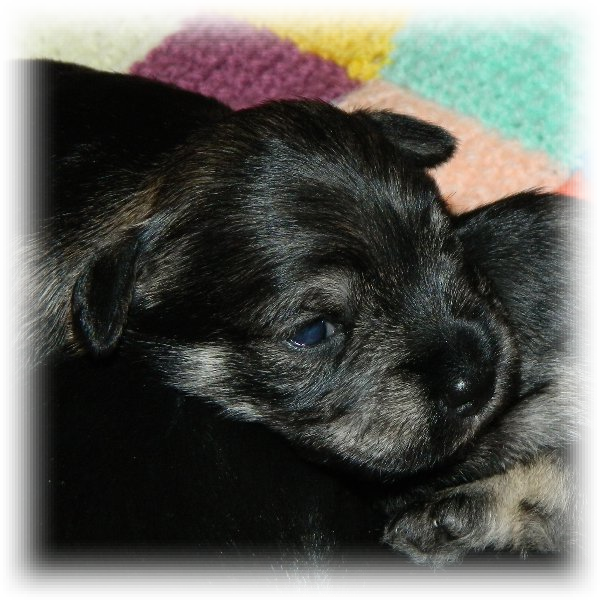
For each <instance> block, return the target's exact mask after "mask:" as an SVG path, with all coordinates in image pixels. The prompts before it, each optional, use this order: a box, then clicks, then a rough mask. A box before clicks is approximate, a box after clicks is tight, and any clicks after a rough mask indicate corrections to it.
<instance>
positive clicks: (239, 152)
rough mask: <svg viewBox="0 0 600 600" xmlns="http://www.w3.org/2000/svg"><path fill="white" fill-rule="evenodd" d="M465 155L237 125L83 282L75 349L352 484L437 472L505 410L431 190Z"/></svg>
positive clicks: (364, 128)
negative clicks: (270, 439) (131, 353)
mask: <svg viewBox="0 0 600 600" xmlns="http://www.w3.org/2000/svg"><path fill="white" fill-rule="evenodd" d="M453 149H454V140H453V139H452V137H451V136H450V135H449V134H448V133H447V132H445V131H444V130H442V129H440V128H438V127H435V126H433V125H429V124H425V123H423V122H420V121H417V120H414V119H411V118H409V117H403V116H398V115H391V114H387V113H371V114H369V113H354V114H346V113H343V112H341V111H339V110H337V109H335V108H333V107H330V106H327V105H323V104H318V103H302V102H299V103H274V104H269V105H264V106H262V107H259V108H255V109H250V110H246V111H240V112H238V113H235V114H233V115H232V116H231V117H229V118H227V119H226V120H224V121H222V122H221V123H220V124H219V125H218V126H216V127H215V128H214V130H213V131H212V132H210V133H209V134H206V132H205V133H204V134H203V137H202V139H197V140H194V139H193V137H192V139H191V141H190V143H189V144H187V145H186V147H185V148H183V149H182V150H181V153H180V154H179V155H178V156H176V157H173V161H172V162H171V164H170V166H169V167H168V168H166V169H165V172H164V176H163V181H162V184H161V186H160V188H159V192H158V197H157V198H158V199H157V210H156V213H155V215H154V216H153V218H151V219H150V220H149V221H148V222H146V223H144V224H141V225H140V227H139V228H138V230H137V231H136V233H135V234H134V235H132V236H131V237H130V238H129V239H128V241H127V240H126V241H124V242H123V243H122V244H121V245H120V246H119V247H117V248H116V249H115V248H113V249H111V251H110V253H109V255H108V258H106V257H99V258H97V260H96V261H95V263H94V265H95V266H94V265H92V266H91V267H90V269H89V270H88V274H87V275H82V277H81V278H80V282H79V283H78V285H77V286H76V289H75V294H74V307H75V312H74V314H75V322H76V325H77V326H78V330H79V332H80V336H81V337H82V338H83V339H84V340H86V344H87V346H88V348H89V349H90V350H92V351H93V352H94V353H96V354H101V353H105V352H108V351H112V350H113V349H114V347H115V345H116V343H117V342H118V340H119V339H120V338H122V340H121V341H122V348H121V351H126V350H127V349H137V351H138V352H141V353H143V354H144V356H145V357H146V358H147V359H148V360H150V361H151V362H152V363H153V366H154V368H157V369H159V370H160V371H161V372H162V374H163V377H164V378H165V380H166V381H168V382H169V383H170V384H171V385H172V386H174V387H176V388H177V389H179V390H181V391H183V392H185V393H186V394H188V395H190V396H192V397H202V398H207V399H209V400H211V401H213V402H216V403H218V404H220V405H221V406H223V407H224V408H225V410H226V411H227V412H228V413H230V414H232V415H236V416H238V417H240V418H244V419H252V420H259V421H262V422H265V423H266V424H268V425H269V426H270V427H272V428H274V429H276V430H278V431H280V432H282V433H283V434H284V435H286V436H287V437H288V438H290V439H291V440H293V441H295V442H298V443H300V444H302V445H304V446H308V447H310V448H314V449H317V450H319V452H321V453H323V454H330V455H334V456H336V457H338V458H341V459H343V460H346V461H348V462H349V463H351V464H358V465H364V466H367V467H371V468H373V469H377V470H379V471H382V472H412V471H417V470H419V469H422V468H425V467H431V466H433V465H435V464H437V463H439V462H440V461H443V460H444V459H446V458H447V457H448V456H450V455H452V454H453V453H454V452H455V451H456V450H457V449H458V448H460V447H461V446H462V445H464V444H465V443H467V442H468V441H469V440H471V439H472V438H473V436H474V435H475V434H476V433H477V432H478V431H479V429H480V428H481V427H482V426H483V424H485V423H486V422H488V421H489V419H490V418H491V417H492V415H493V414H495V412H496V411H497V410H498V408H499V406H500V405H502V404H503V402H504V398H505V396H506V392H507V387H508V385H509V381H510V376H511V372H512V368H511V367H512V361H513V352H512V346H511V343H510V335H509V333H508V330H507V327H506V325H505V324H504V321H503V319H502V317H501V316H500V314H499V310H498V308H497V307H496V306H494V304H493V299H492V298H491V297H490V295H489V293H488V290H487V289H486V284H485V282H484V281H483V280H482V279H481V278H479V277H478V276H477V273H476V272H474V270H473V269H471V268H470V267H469V266H468V265H466V264H465V260H464V257H463V254H462V249H461V246H460V243H459V241H458V239H457V237H456V236H455V235H454V232H453V230H452V228H451V225H450V221H449V218H448V216H447V214H446V212H445V209H444V207H443V204H442V202H441V200H440V197H439V192H438V190H437V188H436V186H435V184H434V182H433V180H432V179H431V178H430V177H429V176H428V175H427V173H426V172H425V168H426V167H431V166H435V165H436V164H438V163H440V162H442V161H443V160H445V159H446V158H448V157H449V156H450V155H451V154H452V151H453ZM111 269H112V271H111ZM111 272H112V275H111ZM90 273H91V274H90ZM94 282H103V283H102V285H104V286H105V291H104V292H103V293H102V295H100V294H97V293H95V291H94V287H95V285H94ZM106 290H109V291H106ZM106 306H109V308H108V309H107V308H106ZM107 322H108V323H111V326H110V327H108V326H106V323H107ZM102 323H104V324H105V325H102ZM115 323H117V325H115Z"/></svg>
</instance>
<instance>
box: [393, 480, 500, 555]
mask: <svg viewBox="0 0 600 600" xmlns="http://www.w3.org/2000/svg"><path fill="white" fill-rule="evenodd" d="M488 528H489V498H488V497H487V495H486V494H485V493H483V492H481V491H477V492H475V491H464V490H460V491H459V490H450V491H445V492H441V493H439V494H437V495H436V496H434V497H433V498H432V499H431V500H429V501H426V502H422V503H419V504H414V505H411V506H409V507H408V508H407V509H406V510H403V511H402V512H401V513H400V514H399V515H397V517H396V518H395V519H394V520H393V521H392V522H391V523H390V524H389V525H388V526H387V527H386V530H385V533H384V538H383V541H384V542H385V543H387V544H389V545H390V546H391V547H392V548H394V549H395V550H399V551H401V552H403V553H405V554H408V556H409V557H410V558H411V559H412V560H413V561H415V562H417V563H429V564H431V565H433V566H442V565H444V564H447V563H451V562H457V561H459V560H461V559H462V557H463V556H464V555H465V554H466V553H467V552H469V551H470V550H474V549H483V548H485V546H486V539H485V537H486V535H485V533H486V531H487V530H488Z"/></svg>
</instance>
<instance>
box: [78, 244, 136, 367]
mask: <svg viewBox="0 0 600 600" xmlns="http://www.w3.org/2000/svg"><path fill="white" fill-rule="evenodd" d="M138 246H139V242H138V239H137V236H134V235H129V236H127V237H126V238H125V239H123V240H121V241H120V242H119V243H117V244H115V245H114V246H111V247H109V248H107V249H104V250H102V251H101V252H100V254H99V255H98V256H97V257H95V258H94V260H93V261H92V263H91V264H90V265H89V266H88V267H87V268H86V270H85V271H84V272H83V273H82V274H81V275H80V276H79V277H78V279H77V281H76V283H75V287H74V288H73V297H72V316H73V327H74V329H75V332H76V334H77V336H78V337H79V338H80V339H81V341H82V342H83V344H84V346H85V347H86V349H87V350H88V351H89V352H90V353H91V354H92V355H93V356H96V357H102V356H106V355H107V354H109V353H110V352H112V351H113V350H114V349H115V347H116V346H117V344H118V342H119V339H120V338H121V334H122V333H123V328H124V326H125V321H126V320H127V313H128V312H129V306H130V304H131V300H132V297H133V289H134V284H135V278H136V271H137V268H136V267H137V258H138V254H139V249H138Z"/></svg>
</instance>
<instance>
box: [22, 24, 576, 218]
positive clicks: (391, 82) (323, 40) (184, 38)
mask: <svg viewBox="0 0 600 600" xmlns="http://www.w3.org/2000/svg"><path fill="white" fill-rule="evenodd" d="M577 44H578V39H577V35H576V32H575V31H573V30H571V29H569V28H568V27H566V26H564V25H560V24H553V23H544V24H543V25H539V24H538V25H537V26H533V25H531V24H529V23H510V24H508V23H507V24H504V25H499V24H485V23H478V24H473V23H470V24H465V23H462V24H461V23H456V22H455V23H452V22H447V21H444V22H434V23H432V22H430V21H427V20H423V19H419V18H418V17H414V18H412V17H404V18H397V19H390V20H387V21H386V22H385V23H382V22H365V21H361V22H356V21H350V20H349V21H342V22H339V21H335V22H334V21H333V20H331V21H330V22H328V21H327V19H324V20H323V19H322V20H320V21H319V20H316V21H310V24H308V23H301V24H295V23H292V22H289V21H281V20H280V21H273V22H269V21H266V20H264V19H262V20H261V19H259V18H257V17H245V18H243V19H242V18H240V19H231V18H229V17H228V18H226V19H224V18H218V19H216V18H206V17H202V18H195V19H191V20H189V21H187V22H184V23H181V22H175V21H174V22H170V23H163V24H162V26H161V27H159V28H157V27H156V26H149V25H148V26H144V25H143V24H141V23H138V24H137V25H136V26H134V25H132V24H129V25H121V26H119V27H116V28H115V27H105V28H102V27H96V28H93V27H92V28H90V27H87V28H85V27H83V28H82V27H78V28H71V29H69V28H64V27H63V28H59V29H57V27H56V26H54V28H53V29H47V30H38V31H37V32H34V35H32V36H31V38H30V40H29V46H28V54H29V55H35V56H45V57H51V58H57V59H62V60H71V61H75V62H79V63H83V64H87V65H90V66H94V67H99V68H103V69H107V70H117V71H124V72H130V73H135V74H138V75H141V76H143V77H148V78H151V79H156V80H159V81H165V82H169V83H172V84H175V85H177V86H180V87H182V88H185V89H187V90H192V91H195V92H199V93H202V94H206V95H209V96H213V97H215V98H218V99H219V100H222V101H223V102H225V103H227V104H229V105H230V106H232V107H233V108H243V107H247V106H252V105H255V104H258V103H260V102H264V101H265V100H269V99H280V98H319V99H321V100H325V101H327V102H332V103H334V104H336V105H338V106H340V107H341V108H343V109H348V110H350V109H356V108H374V109H389V110H392V111H396V112H401V113H406V114H410V115H414V116H417V117H420V118H423V119H426V120H429V121H432V122H435V123H437V124H439V125H441V126H443V127H445V128H447V129H448V130H450V131H451V132H452V133H453V134H454V135H455V136H456V137H457V138H458V140H459V142H460V146H459V150H458V152H457V153H456V155H455V157H454V158H453V159H452V160H451V161H450V162H449V163H448V164H446V165H444V166H442V167H440V168H438V169H436V170H435V171H433V173H432V174H433V176H434V177H435V178H436V180H437V182H438V184H439V186H440V189H441V191H442V193H443V195H444V197H445V198H446V199H447V202H448V204H449V206H450V207H451V209H452V210H456V211H462V210H466V209H470V208H474V207H476V206H479V205H481V204H484V203H487V202H492V201H494V200H496V199H498V198H501V197H503V196H506V195H508V194H511V193H514V192H518V191H521V190H524V189H531V188H540V189H543V190H552V191H554V190H560V191H563V192H567V193H570V194H572V195H579V196H584V195H585V190H584V187H583V185H582V180H583V179H582V158H581V157H582V149H581V148H580V147H579V144H580V142H579V135H578V127H577V126H578V123H579V122H580V118H579V103H578V97H579V95H578V89H577V85H578V80H579V78H578V77H577V63H576V61H577Z"/></svg>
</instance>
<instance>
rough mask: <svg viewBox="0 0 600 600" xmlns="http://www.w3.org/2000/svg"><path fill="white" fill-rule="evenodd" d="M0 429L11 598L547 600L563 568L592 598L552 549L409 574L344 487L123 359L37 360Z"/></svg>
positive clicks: (578, 569) (0, 548)
mask: <svg viewBox="0 0 600 600" xmlns="http://www.w3.org/2000/svg"><path fill="white" fill-rule="evenodd" d="M0 432H1V437H0V447H1V452H0V472H1V473H2V486H1V487H0V511H1V512H2V515H3V518H2V520H1V521H0V540H1V542H0V556H1V558H2V569H0V595H1V596H2V597H6V598H10V599H11V600H25V599H28V598H36V599H37V598H40V599H41V598H43V599H44V600H46V599H47V600H53V599H57V600H58V599H59V598H60V600H70V599H73V600H81V599H82V598H97V599H99V600H100V599H101V600H113V599H114V600H123V599H124V598H131V599H132V600H167V599H173V600H174V599H178V600H188V599H189V600H197V599H198V598H203V599H206V600H222V599H224V598H244V599H245V600H251V599H256V600H265V599H269V598H272V599H273V600H275V599H277V600H286V599H289V600H292V599H293V600H332V599H335V600H359V599H373V600H384V599H390V600H392V599H396V598H410V599H411V600H419V599H423V600H425V599H427V598H436V597H440V598H441V597H443V598H447V599H452V598H457V599H458V598H460V599H461V600H465V599H469V598H473V599H475V598H481V596H482V594H485V596H486V597H487V598H490V599H494V598H497V599H498V600H500V599H502V600H506V599H507V598H524V597H533V596H532V595H533V594H538V595H537V596H535V597H544V598H550V599H552V598H556V599H557V600H558V599H561V598H564V597H565V596H564V591H565V586H567V587H568V586H569V585H570V583H569V582H570V581H573V579H574V578H576V579H577V580H578V585H579V586H580V588H579V589H580V590H582V592H583V593H584V594H587V595H589V597H592V596H591V594H592V593H593V592H592V591H591V590H592V589H593V587H594V582H593V579H592V578H591V577H590V576H589V573H588V572H587V571H586V569H585V567H583V566H582V565H578V564H577V563H567V564H566V565H565V564H564V561H562V559H561V561H558V560H555V559H552V558H545V559H541V560H538V559H532V560H531V561H529V562H527V563H524V562H521V561H518V560H513V561H511V560H504V561H498V560H496V559H495V558H493V559H492V560H486V559H475V560H470V561H467V563H466V564H465V565H463V566H462V567H461V568H460V569H457V570H452V571H449V572H446V573H439V574H433V573H431V572H430V571H428V570H425V569H416V568H415V567H413V566H412V565H409V564H407V563H406V562H405V561H403V560H402V559H401V558H400V557H399V556H396V555H394V554H392V553H391V552H389V551H388V550H387V549H386V548H384V547H383V546H381V545H380V544H379V543H378V541H377V538H378V534H377V532H378V531H379V524H378V523H377V518H376V517H375V516H374V514H373V513H372V512H371V510H370V509H369V508H368V507H367V506H366V503H365V502H364V501H363V500H362V499H361V498H360V496H357V495H355V494H354V493H353V491H351V490H350V489H349V488H348V487H347V485H346V484H345V482H344V481H342V480H339V479H338V478H336V477H335V476H333V475H331V474H329V473H327V472H324V471H322V470H321V469H319V468H317V467H314V466H312V465H309V464H306V463H305V462H304V461H303V460H301V459H300V458H299V457H297V456H296V454H295V452H294V451H293V450H292V448H290V447H289V446H288V444H287V443H286V442H284V441H283V440H281V439H280V438H279V437H278V436H276V435H274V434H271V433H270V432H269V431H267V430H266V429H265V428H263V427H262V426H258V425H252V424H244V423H237V422H233V421H231V420H230V419H224V418H221V417H220V416H219V415H218V414H217V413H216V411H215V410H214V409H213V408H211V407H209V406H207V405H206V404H205V403H204V402H203V401H202V400H190V399H185V398H183V397H182V396H181V395H179V394H178V393H176V392H174V391H172V390H170V389H168V388H166V387H164V386H161V385H160V384H158V383H157V382H156V381H154V380H153V378H152V376H151V374H150V373H148V372H147V371H145V372H144V371H141V372H140V371H139V370H138V367H137V366H136V365H135V364H133V363H132V364H127V363H125V362H124V361H114V362H112V363H108V364H106V363H100V364H99V363H92V362H90V361H88V360H87V359H80V358H76V359H73V360H71V361H68V362H66V363H64V364H62V365H57V366H48V367H47V368H45V369H43V370H41V371H39V372H38V374H37V375H36V376H35V377H31V378H29V380H28V383H27V384H23V385H22V386H19V388H18V389H13V390H12V391H11V392H10V393H9V394H8V395H7V397H6V398H5V399H4V402H3V405H2V411H1V413H0ZM587 595H586V596H585V597H588V596H587Z"/></svg>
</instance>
